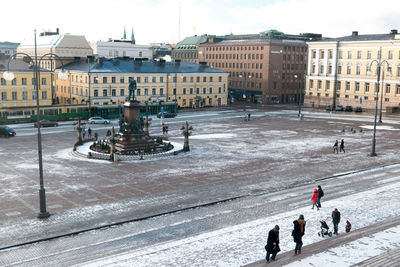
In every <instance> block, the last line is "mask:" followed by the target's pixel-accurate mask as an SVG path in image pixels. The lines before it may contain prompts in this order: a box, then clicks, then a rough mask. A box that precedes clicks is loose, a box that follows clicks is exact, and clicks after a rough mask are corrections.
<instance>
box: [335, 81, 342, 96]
mask: <svg viewBox="0 0 400 267" xmlns="http://www.w3.org/2000/svg"><path fill="white" fill-rule="evenodd" d="M341 87H342V83H341V82H337V84H336V90H338V91H340V88H341ZM338 97H339V96H338Z"/></svg>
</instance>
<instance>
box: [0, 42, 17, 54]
mask: <svg viewBox="0 0 400 267" xmlns="http://www.w3.org/2000/svg"><path fill="white" fill-rule="evenodd" d="M18 46H19V43H12V42H0V55H1V54H3V55H6V56H11V55H14V54H15V53H17V47H18Z"/></svg>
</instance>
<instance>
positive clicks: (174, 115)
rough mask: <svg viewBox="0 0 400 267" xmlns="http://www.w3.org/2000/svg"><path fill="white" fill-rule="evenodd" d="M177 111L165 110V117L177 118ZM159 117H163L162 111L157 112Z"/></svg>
mask: <svg viewBox="0 0 400 267" xmlns="http://www.w3.org/2000/svg"><path fill="white" fill-rule="evenodd" d="M176 115H177V114H176V113H171V112H164V118H175V117H176ZM157 118H161V112H160V113H158V114H157Z"/></svg>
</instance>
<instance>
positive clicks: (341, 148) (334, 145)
mask: <svg viewBox="0 0 400 267" xmlns="http://www.w3.org/2000/svg"><path fill="white" fill-rule="evenodd" d="M339 148H340V150H339ZM342 151H343V153H346V151H345V150H344V139H342V141H340V147H339V141H338V140H336V141H335V144H333V153H335V152H336V154H339V152H342Z"/></svg>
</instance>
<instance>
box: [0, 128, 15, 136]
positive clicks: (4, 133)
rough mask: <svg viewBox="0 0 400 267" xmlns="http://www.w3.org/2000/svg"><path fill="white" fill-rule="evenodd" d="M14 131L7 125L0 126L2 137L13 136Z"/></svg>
mask: <svg viewBox="0 0 400 267" xmlns="http://www.w3.org/2000/svg"><path fill="white" fill-rule="evenodd" d="M15 135H16V133H15V131H14V130H13V129H11V128H10V127H8V126H0V136H4V137H11V136H15Z"/></svg>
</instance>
